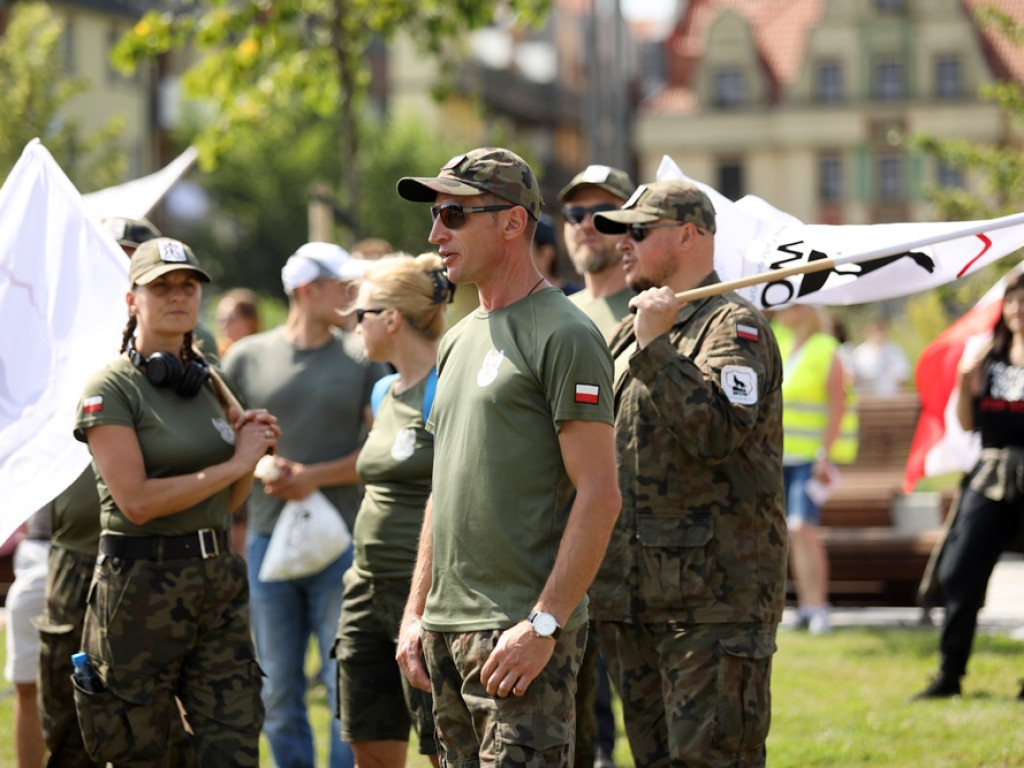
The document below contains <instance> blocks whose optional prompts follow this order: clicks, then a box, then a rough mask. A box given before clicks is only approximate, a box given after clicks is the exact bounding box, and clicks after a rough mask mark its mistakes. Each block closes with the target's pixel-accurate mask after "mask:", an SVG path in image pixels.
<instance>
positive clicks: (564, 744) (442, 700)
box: [423, 626, 587, 768]
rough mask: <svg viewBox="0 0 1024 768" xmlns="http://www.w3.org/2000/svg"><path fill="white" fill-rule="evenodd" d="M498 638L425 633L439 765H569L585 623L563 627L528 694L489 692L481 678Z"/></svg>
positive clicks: (466, 767)
mask: <svg viewBox="0 0 1024 768" xmlns="http://www.w3.org/2000/svg"><path fill="white" fill-rule="evenodd" d="M500 636H501V630H500V629H494V630H485V631H482V632H462V633H457V632H450V633H448V632H446V633H442V632H429V631H424V633H423V654H424V657H425V659H426V663H427V671H428V672H429V674H430V680H431V687H432V688H433V694H434V727H435V729H436V733H437V740H438V749H439V756H440V759H441V765H442V766H448V767H449V768H455V766H458V768H476V766H503V767H507V768H526V767H527V766H529V768H541V767H542V766H543V767H545V768H548V767H550V768H554V767H555V766H558V768H568V767H569V766H571V765H572V762H573V748H574V740H575V732H576V704H575V696H576V675H577V673H578V672H579V667H580V661H581V660H582V658H583V649H584V647H585V646H586V642H587V628H586V626H583V627H580V628H579V629H575V630H566V631H563V632H562V635H561V637H560V638H559V639H558V641H557V642H556V643H555V650H554V653H553V654H552V656H551V659H550V660H549V661H548V663H547V666H545V667H544V669H543V670H541V672H540V674H539V675H537V677H536V678H535V679H534V681H533V682H532V683H531V684H530V687H529V688H528V689H527V691H526V695H525V696H522V697H519V696H507V697H505V698H498V697H496V696H491V695H490V694H489V693H487V690H486V689H485V688H484V685H483V683H482V682H481V681H480V670H481V669H483V666H484V664H485V663H486V661H487V658H488V657H489V656H490V654H491V651H492V650H494V647H495V645H497V642H498V638H499V637H500Z"/></svg>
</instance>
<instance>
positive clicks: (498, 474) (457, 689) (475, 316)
mask: <svg viewBox="0 0 1024 768" xmlns="http://www.w3.org/2000/svg"><path fill="white" fill-rule="evenodd" d="M398 192H399V194H400V195H401V196H402V197H404V198H406V199H408V200H412V201H415V202H429V203H434V204H435V205H434V206H433V208H432V209H431V213H432V215H433V217H434V225H433V228H432V230H431V233H430V241H431V242H432V243H436V244H437V245H438V249H439V252H440V254H441V257H442V258H443V260H444V264H445V267H446V269H447V271H448V276H449V279H451V280H452V282H454V283H474V284H475V285H476V287H477V289H478V292H479V295H480V308H479V309H478V310H476V311H475V312H473V313H472V314H470V315H468V316H467V317H465V318H464V319H463V320H462V321H461V322H460V323H459V324H458V325H456V326H455V327H454V328H453V329H451V330H450V331H449V332H448V334H447V335H446V336H445V337H444V338H443V339H442V342H441V348H440V350H439V353H438V366H437V369H438V385H437V395H436V399H435V401H434V408H433V410H432V412H431V415H430V420H429V422H428V424H427V427H428V429H430V430H432V431H433V432H434V451H435V452H434V472H433V493H432V496H431V499H430V500H429V501H428V503H427V509H426V514H425V516H424V525H423V532H422V535H421V538H420V546H419V554H418V558H417V563H416V571H415V573H414V576H413V585H412V590H411V592H410V596H409V602H408V604H407V606H406V611H405V616H404V618H403V621H402V630H401V632H400V635H399V650H398V660H399V663H400V664H401V665H402V668H403V670H404V671H405V673H406V675H407V676H408V677H409V679H410V681H411V682H412V683H413V684H414V685H417V686H418V687H421V688H424V689H427V690H432V692H433V695H434V714H435V723H436V729H437V730H436V733H437V736H438V739H439V743H440V748H441V757H442V761H443V762H444V763H446V764H450V765H454V764H457V763H462V762H486V763H494V764H498V765H512V764H515V765H527V764H532V763H533V762H537V764H541V763H543V764H545V765H563V766H569V765H571V764H572V756H573V739H574V732H575V702H574V694H575V690H576V673H577V670H578V669H579V664H580V659H581V658H582V655H583V648H584V645H585V643H586V635H587V629H586V622H587V601H586V589H587V586H588V585H589V583H590V581H591V579H592V578H593V575H594V573H595V571H596V569H597V566H598V563H599V561H600V560H601V557H602V555H603V553H604V549H605V546H606V544H607V541H608V536H609V533H610V531H611V527H612V525H613V523H614V520H615V516H616V514H617V513H618V510H619V502H620V497H619V490H618V483H617V471H616V467H615V452H614V448H613V444H612V428H611V424H612V421H613V417H612V403H611V399H610V398H609V393H610V391H611V375H612V369H611V359H610V355H609V352H608V349H607V347H606V345H605V344H604V342H603V340H602V339H601V336H600V334H599V333H598V331H597V329H596V328H595V327H594V325H593V323H591V322H590V321H589V320H588V319H587V318H586V317H585V316H584V315H583V314H582V313H581V312H580V311H579V310H578V309H576V308H575V307H573V306H572V305H571V304H570V302H569V301H568V299H566V298H565V297H564V295H563V294H562V292H561V291H560V290H558V289H557V288H555V287H553V286H551V285H549V284H546V282H545V280H544V278H543V277H542V276H541V275H540V273H539V272H538V271H537V268H536V266H535V265H534V262H533V259H532V257H531V254H530V245H531V242H532V239H533V232H534V229H535V228H536V224H537V220H538V218H539V216H540V211H541V199H540V192H539V189H538V186H537V179H536V178H535V177H534V175H533V171H532V170H531V169H530V167H529V165H527V164H526V163H525V162H524V161H523V160H522V158H520V157H519V156H518V155H516V154H514V153H512V152H510V151H508V150H506V149H494V148H483V149H476V150H473V151H471V152H468V153H467V154H464V155H459V156H457V157H454V158H452V160H450V161H449V162H448V164H447V165H445V167H444V168H442V169H441V173H440V175H439V176H438V177H436V178H409V177H406V178H403V179H401V180H400V181H399V183H398ZM421 653H422V654H423V658H425V660H426V666H425V667H424V665H423V663H422V662H421ZM538 723H543V725H542V726H540V727H538V725H537V724H538Z"/></svg>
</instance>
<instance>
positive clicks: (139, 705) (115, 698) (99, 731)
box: [71, 656, 167, 764]
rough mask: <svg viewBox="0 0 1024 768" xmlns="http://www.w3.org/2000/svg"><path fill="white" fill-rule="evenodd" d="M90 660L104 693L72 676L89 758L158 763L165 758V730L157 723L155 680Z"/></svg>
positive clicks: (80, 724) (79, 721) (112, 761)
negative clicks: (86, 687)
mask: <svg viewBox="0 0 1024 768" xmlns="http://www.w3.org/2000/svg"><path fill="white" fill-rule="evenodd" d="M89 661H90V663H91V664H92V665H93V669H95V670H96V672H97V674H98V676H99V679H100V680H101V681H102V684H103V689H102V690H100V691H96V692H90V691H86V690H85V689H84V688H82V687H81V686H80V685H79V684H78V681H76V680H75V678H74V675H72V676H71V684H72V686H73V687H74V689H75V709H76V710H77V711H78V725H79V727H80V729H81V731H82V742H83V743H84V745H85V749H86V751H87V752H88V753H89V757H90V758H92V759H93V760H94V761H96V762H100V763H104V762H110V763H115V764H116V763H122V762H128V761H130V760H143V759H153V760H154V761H155V762H157V761H159V759H160V758H161V757H165V756H166V755H165V754H164V753H165V752H166V749H167V737H166V732H165V729H164V730H163V731H162V730H161V729H160V727H159V726H158V725H157V724H155V723H154V722H153V715H154V712H153V708H152V703H153V686H154V684H155V680H154V679H153V678H151V677H145V676H141V675H134V674H130V673H125V672H123V671H116V670H114V669H113V668H112V667H110V666H109V665H107V664H105V663H104V662H103V661H101V660H99V659H97V658H95V657H93V656H90V657H89Z"/></svg>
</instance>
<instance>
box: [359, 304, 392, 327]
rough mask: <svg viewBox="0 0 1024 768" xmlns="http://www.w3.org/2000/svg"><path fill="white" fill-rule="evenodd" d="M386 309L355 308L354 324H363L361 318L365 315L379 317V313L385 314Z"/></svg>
mask: <svg viewBox="0 0 1024 768" xmlns="http://www.w3.org/2000/svg"><path fill="white" fill-rule="evenodd" d="M387 311H388V308H387V307H371V308H369V309H364V308H363V307H356V323H361V322H363V318H364V317H366V316H367V315H379V314H380V313H381V312H387Z"/></svg>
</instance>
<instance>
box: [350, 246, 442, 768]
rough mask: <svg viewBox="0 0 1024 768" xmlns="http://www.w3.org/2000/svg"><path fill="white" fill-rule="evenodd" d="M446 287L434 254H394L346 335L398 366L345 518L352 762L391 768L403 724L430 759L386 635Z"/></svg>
mask: <svg viewBox="0 0 1024 768" xmlns="http://www.w3.org/2000/svg"><path fill="white" fill-rule="evenodd" d="M454 288H455V286H453V285H452V284H451V283H449V282H448V279H447V277H445V274H444V272H443V271H442V269H441V260H440V258H439V257H438V256H437V254H433V253H426V254H423V255H422V256H419V257H418V258H413V257H411V256H407V255H404V254H402V255H396V256H389V257H386V258H383V259H381V260H380V261H378V262H377V263H376V264H375V265H374V266H373V267H371V268H370V269H369V271H367V272H366V274H365V275H364V276H363V283H362V285H361V286H360V289H359V296H358V298H357V300H356V310H355V313H356V318H357V321H358V325H357V327H356V335H357V337H358V338H360V339H361V340H362V343H363V346H364V347H365V349H366V356H367V357H368V358H369V359H370V360H374V361H378V362H385V361H386V362H389V363H391V365H393V366H394V368H395V370H396V371H397V373H396V374H393V375H391V376H386V377H384V378H383V379H381V380H380V381H379V382H377V385H376V386H375V387H374V390H373V395H372V397H371V404H372V407H373V410H374V420H373V428H372V429H371V430H370V434H369V436H368V437H367V438H366V442H365V443H364V444H363V450H362V452H361V453H360V454H359V459H358V461H357V462H356V470H357V471H358V473H359V476H360V478H361V479H362V480H363V482H364V483H365V484H366V492H365V495H364V496H363V501H362V505H361V506H360V507H359V514H358V515H356V524H355V530H354V531H353V538H354V540H355V559H354V562H353V564H352V567H351V568H349V570H348V572H347V573H346V574H345V599H344V602H343V604H342V611H341V618H340V619H339V622H338V638H337V641H336V643H335V646H334V655H335V656H336V657H337V659H338V699H339V702H338V706H339V712H340V715H341V722H342V723H343V726H342V735H343V737H344V739H345V740H346V741H348V742H349V744H351V746H352V750H353V751H354V753H355V758H356V765H357V766H377V767H378V768H389V767H392V766H393V767H394V768H401V766H402V765H404V764H405V757H406V751H407V743H408V740H409V728H410V726H412V727H414V728H415V729H416V732H417V736H418V738H419V751H420V754H423V755H429V756H430V759H431V761H432V762H433V763H434V765H437V764H438V763H437V747H436V745H435V743H434V727H433V714H432V706H431V697H430V694H429V693H427V692H426V691H421V690H419V689H417V688H413V687H412V686H411V685H410V684H409V682H408V680H407V679H406V677H405V675H403V674H402V672H401V670H400V669H399V667H398V664H397V663H396V662H395V652H396V650H397V646H396V642H395V638H397V637H398V629H399V625H400V624H401V619H402V610H403V609H404V607H405V602H406V599H407V598H408V596H409V584H410V581H411V580H412V571H413V566H414V565H415V563H416V546H417V542H418V540H419V534H420V528H421V527H422V524H423V508H424V505H425V504H426V501H427V496H429V495H430V475H431V470H432V467H433V463H434V438H433V435H431V434H430V433H429V432H427V430H426V423H427V416H428V415H429V413H430V406H431V404H432V402H433V396H434V386H435V385H436V383H437V371H436V369H435V368H434V364H435V361H436V359H437V345H438V340H439V339H440V338H441V334H442V333H443V332H444V328H445V307H446V306H447V304H448V302H449V301H451V298H452V295H453V292H454Z"/></svg>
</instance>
